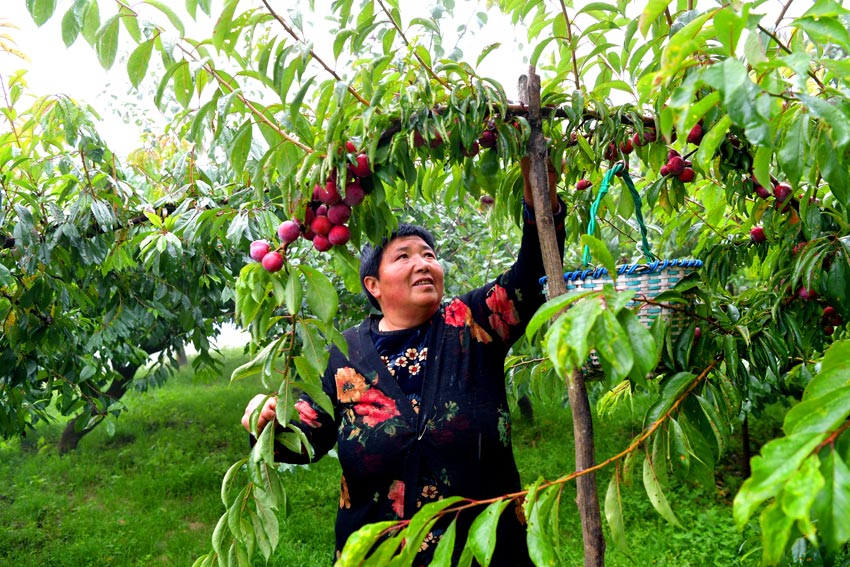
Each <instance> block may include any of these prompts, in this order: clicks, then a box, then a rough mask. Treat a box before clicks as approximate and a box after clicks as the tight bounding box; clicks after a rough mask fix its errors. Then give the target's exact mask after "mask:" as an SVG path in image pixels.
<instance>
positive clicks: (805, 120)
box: [759, 112, 810, 187]
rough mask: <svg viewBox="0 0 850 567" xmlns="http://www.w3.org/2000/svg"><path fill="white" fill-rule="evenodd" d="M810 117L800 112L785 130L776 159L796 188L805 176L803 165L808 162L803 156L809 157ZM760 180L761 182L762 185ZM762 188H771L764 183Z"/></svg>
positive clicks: (760, 180)
mask: <svg viewBox="0 0 850 567" xmlns="http://www.w3.org/2000/svg"><path fill="white" fill-rule="evenodd" d="M809 143H810V140H809V115H808V114H806V113H804V112H799V113H797V115H796V116H795V117H794V119H793V120H792V121H791V123H790V124H789V125H788V127H787V128H786V130H785V138H784V139H783V140H782V146H780V148H779V151H778V152H777V154H776V159H777V161H778V162H779V166H780V167H781V168H782V171H784V172H785V176H786V177H787V178H788V182H789V183H790V184H791V186H793V187H796V186H797V184H798V183H799V181H800V177H802V175H803V165H805V163H806V160H805V159H804V158H803V156H807V155H809V154H808V152H809ZM762 181H763V180H762V179H761V178H759V182H760V183H762ZM762 187H770V185H765V184H764V183H762Z"/></svg>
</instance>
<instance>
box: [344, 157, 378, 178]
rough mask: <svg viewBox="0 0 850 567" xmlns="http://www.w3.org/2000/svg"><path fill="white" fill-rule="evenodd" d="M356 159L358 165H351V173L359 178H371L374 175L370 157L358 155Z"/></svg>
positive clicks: (349, 167)
mask: <svg viewBox="0 0 850 567" xmlns="http://www.w3.org/2000/svg"><path fill="white" fill-rule="evenodd" d="M356 159H357V163H356V164H349V166H348V169H349V171H351V173H353V174H354V175H355V176H357V177H369V176H370V175H372V169H371V168H370V166H369V156H367V155H366V154H362V153H361V154H357V158H356Z"/></svg>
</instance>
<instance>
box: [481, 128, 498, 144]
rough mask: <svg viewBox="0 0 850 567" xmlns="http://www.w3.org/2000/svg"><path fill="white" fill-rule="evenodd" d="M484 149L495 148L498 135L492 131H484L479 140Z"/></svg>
mask: <svg viewBox="0 0 850 567" xmlns="http://www.w3.org/2000/svg"><path fill="white" fill-rule="evenodd" d="M478 143H479V144H481V147H482V148H493V147H495V146H496V133H495V132H493V131H492V130H484V131H483V132H481V136H480V137H479V138H478Z"/></svg>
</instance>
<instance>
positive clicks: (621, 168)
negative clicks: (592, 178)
mask: <svg viewBox="0 0 850 567" xmlns="http://www.w3.org/2000/svg"><path fill="white" fill-rule="evenodd" d="M618 173H619V174H620V177H622V179H623V183H625V184H626V187H627V188H628V189H629V193H630V194H631V196H632V200H633V201H634V202H635V216H636V217H637V222H638V227H639V228H640V238H641V249H642V250H643V255H644V256H646V259H647V261H649V262H653V261H654V260H655V254H653V253H652V251H651V250H650V248H649V241H647V239H646V224H644V222H643V212H641V210H640V208H641V204H642V202H641V199H640V194H639V193H638V192H637V189H635V184H634V182H633V181H632V178H631V177H629V171H628V169H626V166H625V165H624V164H623V162H621V161H618V162H617V163H615V164H614V167H612V168H611V169H609V170H608V171H607V172H606V173H605V177H603V178H602V183H601V184H600V185H599V194H598V195H597V196H596V200H594V201H593V204H592V205H591V206H590V222H589V223H588V224H587V234H589V235H591V236H593V233H594V232H596V212H597V211H598V210H599V205H600V204H601V203H602V198H603V197H605V195H606V194H607V193H608V187H609V186H610V185H611V179H612V178H613V177H614V176H615V175H617V174H618ZM581 261H582V264H583V265H585V266H587V265H588V264H589V263H590V247H589V246H588V245H587V244H585V245H584V252H583V253H582V257H581Z"/></svg>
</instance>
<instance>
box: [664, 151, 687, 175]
mask: <svg viewBox="0 0 850 567" xmlns="http://www.w3.org/2000/svg"><path fill="white" fill-rule="evenodd" d="M667 171H668V172H669V173H670V175H675V176H677V177H678V176H679V175H681V174H682V172H683V171H685V160H683V159H682V158H681V157H680V156H673V157H671V158H670V159H668V160H667Z"/></svg>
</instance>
